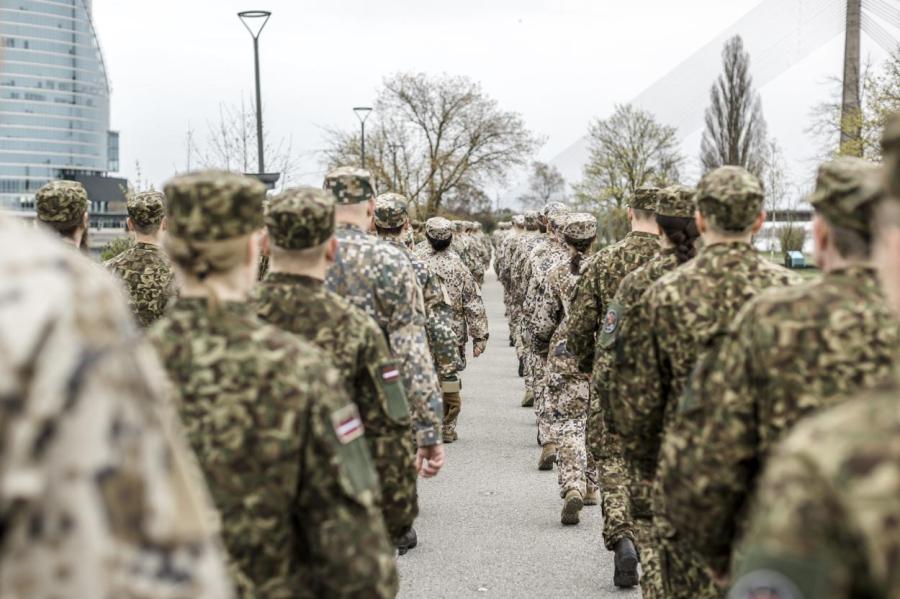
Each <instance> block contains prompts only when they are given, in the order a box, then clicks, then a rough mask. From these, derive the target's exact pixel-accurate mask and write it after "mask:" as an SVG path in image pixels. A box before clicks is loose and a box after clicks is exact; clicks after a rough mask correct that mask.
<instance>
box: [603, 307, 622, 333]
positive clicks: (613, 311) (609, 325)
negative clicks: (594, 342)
mask: <svg viewBox="0 0 900 599" xmlns="http://www.w3.org/2000/svg"><path fill="white" fill-rule="evenodd" d="M618 328H619V307H618V306H610V308H609V310H607V311H606V317H605V318H604V319H603V333H604V334H606V335H612V334H613V333H615V332H616V329H618Z"/></svg>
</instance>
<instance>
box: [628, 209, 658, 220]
mask: <svg viewBox="0 0 900 599" xmlns="http://www.w3.org/2000/svg"><path fill="white" fill-rule="evenodd" d="M631 211H632V212H634V217H635V218H636V219H637V220H653V219H654V218H656V213H655V212H653V211H652V210H643V209H641V208H632V209H631Z"/></svg>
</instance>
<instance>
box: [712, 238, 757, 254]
mask: <svg viewBox="0 0 900 599" xmlns="http://www.w3.org/2000/svg"><path fill="white" fill-rule="evenodd" d="M729 252H740V253H750V252H753V253H756V250H755V249H754V248H753V246H752V245H750V244H749V243H747V242H746V241H723V242H721V243H713V244H711V245H704V246H703V248H702V249H701V250H700V255H710V254H712V255H716V254H727V253H729Z"/></svg>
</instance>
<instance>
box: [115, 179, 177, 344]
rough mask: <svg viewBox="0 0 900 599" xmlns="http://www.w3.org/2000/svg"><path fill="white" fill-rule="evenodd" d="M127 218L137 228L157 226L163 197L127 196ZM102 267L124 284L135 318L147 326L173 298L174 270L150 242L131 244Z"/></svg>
mask: <svg viewBox="0 0 900 599" xmlns="http://www.w3.org/2000/svg"><path fill="white" fill-rule="evenodd" d="M127 209H128V217H129V218H130V219H131V221H132V222H133V223H134V224H135V226H136V227H139V228H144V229H146V228H158V227H159V226H160V223H161V222H162V220H163V218H165V216H166V196H165V195H163V194H162V193H160V192H158V191H149V192H144V193H139V194H137V195H135V196H134V197H131V198H129V199H128V203H127ZM104 266H105V267H106V268H108V269H109V270H110V271H111V272H113V273H114V274H115V275H116V276H118V277H119V278H120V279H122V281H123V282H124V283H125V288H126V289H127V290H128V297H129V304H130V306H131V311H132V313H133V314H134V317H135V320H137V323H138V324H139V325H141V326H142V327H148V326H150V325H151V324H153V323H154V322H156V321H157V320H158V319H159V317H160V316H162V315H163V314H164V313H165V311H166V309H167V308H168V307H169V306H170V305H171V304H172V303H173V302H174V301H175V298H176V295H177V292H178V290H177V287H176V283H175V271H174V270H173V269H172V264H171V263H170V262H169V258H168V257H167V256H166V253H165V252H164V251H163V249H162V248H161V247H159V246H158V245H155V244H151V243H142V242H138V243H135V244H134V245H133V246H131V247H130V248H128V249H127V250H125V251H124V252H122V253H121V254H119V255H118V256H116V257H114V258H111V259H110V260H107V261H106V262H105V263H104Z"/></svg>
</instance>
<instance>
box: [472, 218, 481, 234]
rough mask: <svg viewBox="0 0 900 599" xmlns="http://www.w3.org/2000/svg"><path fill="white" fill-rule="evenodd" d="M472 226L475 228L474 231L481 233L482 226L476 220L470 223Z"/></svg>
mask: <svg viewBox="0 0 900 599" xmlns="http://www.w3.org/2000/svg"><path fill="white" fill-rule="evenodd" d="M472 226H473V227H474V228H475V230H476V231H481V230H482V229H484V225H482V224H481V223H480V222H478V221H477V220H476V221H475V222H473V223H472Z"/></svg>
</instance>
